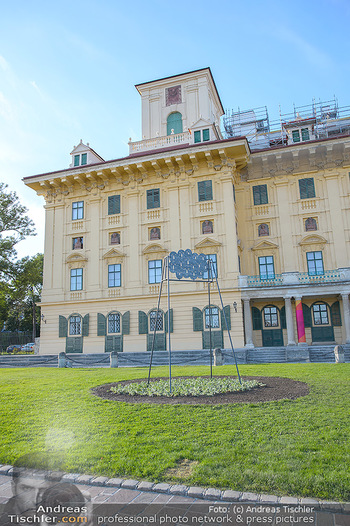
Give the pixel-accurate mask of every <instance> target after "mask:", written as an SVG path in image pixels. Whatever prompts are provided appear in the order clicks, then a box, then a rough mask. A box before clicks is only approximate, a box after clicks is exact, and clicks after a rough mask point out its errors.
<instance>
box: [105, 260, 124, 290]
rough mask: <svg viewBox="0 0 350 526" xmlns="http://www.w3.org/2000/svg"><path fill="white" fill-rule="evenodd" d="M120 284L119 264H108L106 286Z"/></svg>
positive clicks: (117, 285)
mask: <svg viewBox="0 0 350 526" xmlns="http://www.w3.org/2000/svg"><path fill="white" fill-rule="evenodd" d="M120 286H121V265H120V264H118V265H108V287H120Z"/></svg>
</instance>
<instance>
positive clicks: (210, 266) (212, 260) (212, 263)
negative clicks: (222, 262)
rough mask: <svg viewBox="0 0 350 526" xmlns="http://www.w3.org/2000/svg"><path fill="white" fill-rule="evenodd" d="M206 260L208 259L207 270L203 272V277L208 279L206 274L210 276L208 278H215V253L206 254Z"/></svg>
mask: <svg viewBox="0 0 350 526" xmlns="http://www.w3.org/2000/svg"><path fill="white" fill-rule="evenodd" d="M207 260H210V263H209V261H208V270H206V271H205V272H204V273H203V279H208V275H209V276H210V277H209V279H215V278H216V277H217V275H218V265H217V258H216V254H208V255H207Z"/></svg>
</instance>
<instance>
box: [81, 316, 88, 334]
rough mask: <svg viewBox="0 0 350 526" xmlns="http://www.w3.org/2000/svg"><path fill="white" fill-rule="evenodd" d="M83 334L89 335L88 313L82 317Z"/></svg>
mask: <svg viewBox="0 0 350 526" xmlns="http://www.w3.org/2000/svg"><path fill="white" fill-rule="evenodd" d="M82 335H83V336H89V314H85V316H84V318H83V332H82Z"/></svg>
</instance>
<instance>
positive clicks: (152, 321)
mask: <svg viewBox="0 0 350 526" xmlns="http://www.w3.org/2000/svg"><path fill="white" fill-rule="evenodd" d="M163 319H164V316H163V311H161V310H159V311H158V316H157V311H156V310H152V311H151V312H150V313H149V329H150V332H153V331H154V329H155V328H156V330H157V331H164V321H163ZM156 322H157V326H156Z"/></svg>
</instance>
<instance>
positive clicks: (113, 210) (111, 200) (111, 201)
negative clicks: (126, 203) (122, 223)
mask: <svg viewBox="0 0 350 526" xmlns="http://www.w3.org/2000/svg"><path fill="white" fill-rule="evenodd" d="M113 214H120V195H110V196H108V215H113Z"/></svg>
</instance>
